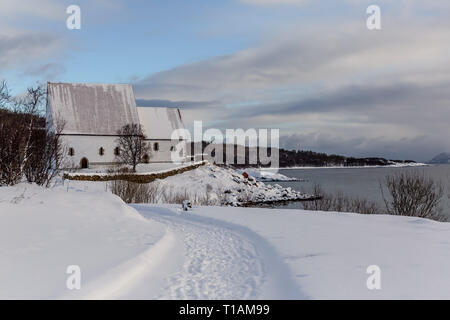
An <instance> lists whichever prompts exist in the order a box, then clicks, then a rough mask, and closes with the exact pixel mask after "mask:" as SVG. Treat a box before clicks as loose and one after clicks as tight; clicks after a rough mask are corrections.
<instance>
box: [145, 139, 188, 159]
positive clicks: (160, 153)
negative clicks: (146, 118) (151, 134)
mask: <svg viewBox="0 0 450 320" xmlns="http://www.w3.org/2000/svg"><path fill="white" fill-rule="evenodd" d="M146 142H147V143H148V144H150V147H151V151H150V162H172V156H171V154H172V147H173V148H174V150H176V149H175V148H176V146H177V144H179V143H180V141H178V140H175V141H171V140H146ZM155 143H157V144H158V150H157V151H156V150H155Z"/></svg>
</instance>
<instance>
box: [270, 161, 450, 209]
mask: <svg viewBox="0 0 450 320" xmlns="http://www.w3.org/2000/svg"><path fill="white" fill-rule="evenodd" d="M401 171H419V172H424V173H425V174H427V175H429V176H430V177H432V178H433V179H436V181H440V182H441V183H442V184H443V186H444V188H445V193H446V196H445V197H444V201H443V209H444V211H445V212H447V214H448V215H449V216H450V200H449V198H448V197H447V194H449V193H450V165H433V166H426V167H415V168H414V167H407V168H389V167H386V168H348V169H347V168H329V169H327V168H320V169H288V170H280V173H282V174H284V175H286V176H288V177H294V178H298V179H305V180H307V181H290V182H276V183H278V184H279V185H281V186H283V187H292V189H294V190H298V191H303V192H306V193H311V192H312V190H313V188H314V186H315V185H316V184H319V185H321V187H322V189H323V190H324V191H325V192H327V193H338V192H341V193H343V194H345V195H348V196H352V197H360V198H366V199H369V200H372V201H375V202H377V203H379V204H380V205H383V204H384V202H383V198H382V196H381V192H380V182H382V181H383V180H384V179H385V177H386V176H387V175H389V174H393V173H395V172H401ZM272 184H274V183H272ZM301 206H302V205H301V203H299V202H291V203H289V204H287V205H283V206H280V208H301Z"/></svg>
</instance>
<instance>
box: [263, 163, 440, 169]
mask: <svg viewBox="0 0 450 320" xmlns="http://www.w3.org/2000/svg"><path fill="white" fill-rule="evenodd" d="M429 166H432V164H427V163H415V164H399V165H396V164H394V165H387V166H328V167H284V168H269V170H297V169H300V170H307V169H366V168H413V167H429ZM261 169H264V168H261Z"/></svg>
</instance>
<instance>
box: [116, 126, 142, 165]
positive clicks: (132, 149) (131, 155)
mask: <svg viewBox="0 0 450 320" xmlns="http://www.w3.org/2000/svg"><path fill="white" fill-rule="evenodd" d="M117 134H118V135H119V138H118V139H117V144H118V146H119V147H118V148H119V149H118V151H119V152H118V154H116V157H117V158H118V160H119V161H121V162H123V163H125V164H128V165H130V166H132V167H133V171H136V166H137V165H138V164H139V163H140V162H141V161H142V158H143V157H144V155H147V156H150V155H149V153H150V146H149V145H148V144H147V143H146V142H145V135H144V130H143V129H142V126H141V125H140V124H136V123H132V124H127V125H125V126H123V127H122V128H121V129H119V131H118V132H117Z"/></svg>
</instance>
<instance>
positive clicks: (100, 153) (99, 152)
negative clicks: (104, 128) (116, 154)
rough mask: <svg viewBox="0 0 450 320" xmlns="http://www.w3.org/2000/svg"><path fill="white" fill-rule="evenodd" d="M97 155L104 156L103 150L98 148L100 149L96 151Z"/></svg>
mask: <svg viewBox="0 0 450 320" xmlns="http://www.w3.org/2000/svg"><path fill="white" fill-rule="evenodd" d="M98 154H99V155H101V156H103V155H104V154H105V149H103V147H100V149H98Z"/></svg>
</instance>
